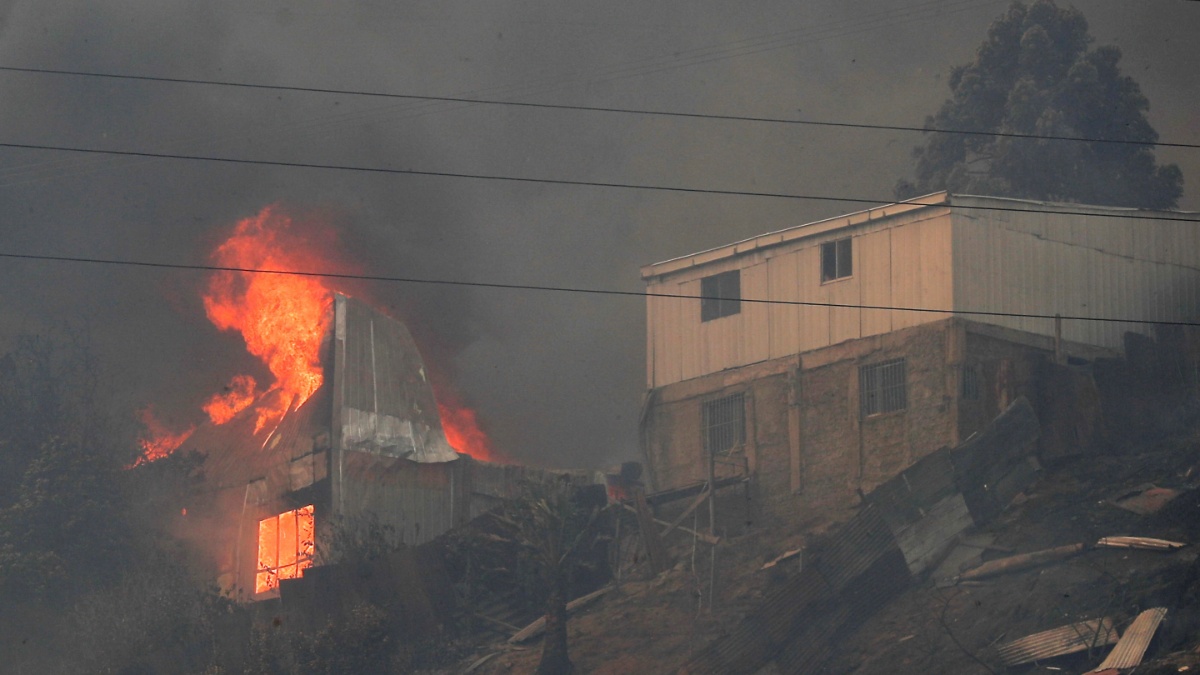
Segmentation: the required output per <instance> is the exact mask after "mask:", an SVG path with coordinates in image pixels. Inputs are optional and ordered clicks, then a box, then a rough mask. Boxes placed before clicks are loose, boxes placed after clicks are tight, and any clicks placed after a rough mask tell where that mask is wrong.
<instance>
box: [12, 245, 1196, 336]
mask: <svg viewBox="0 0 1200 675" xmlns="http://www.w3.org/2000/svg"><path fill="white" fill-rule="evenodd" d="M0 258H11V259H17V260H37V261H46V262H69V263H89V264H96V265H115V266H120V267H144V268H152V269H172V270H192V271H201V272H241V273H245V274H275V275H283V276H296V277H320V278H325V279H346V280H353V281H381V282H389V283H403V284H428V285H436V286H467V287H472V288H494V289H502V290H519V291H546V292H552V293H579V294H586V295H608V296H621V297H637V298H674V299H676V300H727V298H722V297H719V296H711V295H673V294H671V293H651V292H649V291H619V290H615V289H610V288H579V287H572V286H542V285H536V284H506V283H499V282H487V281H461V280H455V279H426V278H421V277H390V276H381V275H374V274H349V273H345V272H314V271H309V270H273V269H261V268H255V267H229V266H224V265H188V264H184V263H164V262H152V261H147V260H114V259H107V258H83V257H75V256H56V255H35V254H31V253H0ZM739 300H740V302H747V303H754V304H762V305H791V306H801V307H831V308H835V309H871V310H885V311H894V312H918V313H924V314H952V315H961V316H989V317H1010V318H1024V319H1060V320H1063V321H1096V322H1102V323H1130V324H1155V325H1161V326H1200V322H1195V321H1153V320H1147V319H1122V318H1114V317H1094V316H1065V315H1058V314H1027V313H1021V312H985V311H968V310H954V309H931V308H928V307H893V306H888V305H862V304H854V303H843V302H815V301H806V300H768V299H763V298H740V299H739Z"/></svg>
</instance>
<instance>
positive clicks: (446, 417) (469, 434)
mask: <svg viewBox="0 0 1200 675" xmlns="http://www.w3.org/2000/svg"><path fill="white" fill-rule="evenodd" d="M438 415H439V416H441V418H442V431H444V432H446V441H447V442H448V443H450V447H452V448H454V450H455V452H458V453H460V454H463V455H470V456H471V457H474V458H475V459H481V460H483V461H485V462H487V461H492V462H494V461H497V460H499V459H500V455H499V453H497V452H496V450H495V449H494V448H493V447H492V441H491V439H490V438H488V435H487V434H485V433H484V432H483V429H480V428H479V420H478V419H477V417H476V414H475V411H474V410H472V409H471V408H468V407H466V406H464V405H462V404H461V403H459V402H458V401H457V400H455V399H453V398H451V397H446V396H442V395H440V394H439V396H438Z"/></svg>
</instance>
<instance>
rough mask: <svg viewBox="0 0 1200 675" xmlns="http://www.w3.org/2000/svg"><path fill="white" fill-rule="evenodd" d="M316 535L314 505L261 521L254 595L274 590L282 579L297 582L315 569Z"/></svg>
mask: <svg viewBox="0 0 1200 675" xmlns="http://www.w3.org/2000/svg"><path fill="white" fill-rule="evenodd" d="M315 534H316V521H315V520H314V519H313V507H312V504H309V505H308V506H304V507H301V508H298V509H296V510H294V511H286V512H284V513H281V514H279V515H277V516H271V517H270V518H264V519H262V520H260V521H258V571H257V573H256V574H255V575H254V592H255V593H266V592H267V591H270V590H273V589H275V588H277V587H278V586H279V580H280V579H295V578H296V577H299V576H301V575H302V574H303V572H304V570H306V569H308V568H309V567H312V564H313V549H314V548H315Z"/></svg>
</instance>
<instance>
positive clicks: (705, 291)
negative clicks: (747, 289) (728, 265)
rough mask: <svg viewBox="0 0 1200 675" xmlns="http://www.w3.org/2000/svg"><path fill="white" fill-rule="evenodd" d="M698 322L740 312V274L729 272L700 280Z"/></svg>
mask: <svg viewBox="0 0 1200 675" xmlns="http://www.w3.org/2000/svg"><path fill="white" fill-rule="evenodd" d="M700 296H701V299H700V321H701V322H704V321H712V320H713V319H719V318H721V317H723V316H729V315H731V314H737V313H738V312H740V311H742V272H741V270H731V271H729V272H721V273H720V274H714V275H712V276H711V277H704V278H703V279H701V280H700Z"/></svg>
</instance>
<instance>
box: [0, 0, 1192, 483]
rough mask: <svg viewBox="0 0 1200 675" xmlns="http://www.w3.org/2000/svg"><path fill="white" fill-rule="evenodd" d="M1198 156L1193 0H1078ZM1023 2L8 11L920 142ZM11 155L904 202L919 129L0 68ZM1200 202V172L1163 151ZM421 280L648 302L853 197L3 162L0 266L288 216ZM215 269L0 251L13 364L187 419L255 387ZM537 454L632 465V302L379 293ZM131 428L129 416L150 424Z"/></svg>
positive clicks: (99, 34) (26, 38)
mask: <svg viewBox="0 0 1200 675" xmlns="http://www.w3.org/2000/svg"><path fill="white" fill-rule="evenodd" d="M1077 6H1078V7H1079V9H1081V10H1082V11H1083V12H1084V14H1085V15H1086V16H1087V17H1088V19H1089V21H1090V23H1091V28H1092V34H1093V35H1094V36H1095V37H1096V40H1097V44H1116V45H1118V46H1120V47H1121V48H1122V50H1123V51H1124V60H1123V62H1122V64H1123V69H1124V72H1125V73H1126V74H1128V75H1131V76H1132V77H1134V78H1135V79H1136V80H1137V81H1138V83H1139V84H1140V85H1141V87H1142V90H1143V92H1144V93H1145V94H1146V95H1147V97H1148V98H1149V99H1150V101H1151V111H1150V118H1151V121H1152V123H1153V124H1154V126H1155V127H1156V129H1157V130H1158V131H1159V133H1160V135H1161V136H1162V138H1163V139H1164V140H1170V141H1176V142H1185V143H1196V142H1200V89H1198V87H1197V86H1196V81H1195V73H1197V72H1200V52H1198V51H1197V50H1196V49H1195V48H1194V36H1195V35H1196V34H1200V11H1197V9H1196V7H1194V6H1192V3H1156V4H1155V5H1154V7H1153V10H1152V11H1149V10H1147V8H1146V7H1145V6H1143V5H1137V4H1131V3H1126V2H1117V1H1116V0H1112V1H1107V2H1100V1H1098V0H1097V1H1094V2H1085V3H1079V4H1077ZM1005 7H1006V3H1005V2H1002V1H1000V2H997V1H974V2H972V1H967V0H945V1H940V2H914V3H909V4H908V5H906V6H899V5H898V4H897V3H893V2H887V1H885V0H861V1H856V2H833V1H825V0H821V1H816V2H804V3H797V2H782V1H778V0H769V1H768V2H762V3H753V6H752V7H751V6H744V5H740V4H736V3H734V4H730V3H717V2H693V3H646V2H644V1H639V2H633V1H630V0H612V1H610V2H604V3H594V2H574V1H569V2H563V1H561V0H560V1H557V2H545V1H542V0H537V1H534V0H510V1H505V2H494V1H492V2H481V1H479V0H463V1H461V2H457V1H454V2H414V3H394V2H383V1H377V2H367V1H353V0H352V1H350V2H344V3H331V2H315V1H310V0H287V1H283V0H252V1H250V2H244V1H238V2H234V1H226V0H218V1H212V2H204V3H195V2H171V1H163V0H153V1H150V0H126V1H123V2H106V3H100V2H92V1H84V0H62V1H56V2H52V3H47V2H33V1H32V0H13V1H11V2H0V30H2V31H3V32H2V33H0V65H8V66H22V67H40V68H52V69H67V70H90V71H101V72H113V73H129V74H144V75H154V76H164V77H182V78H199V79H212V80H228V81H238V82H254V83H264V84H283V85H297V86H306V87H320V88H333V89H346V90H364V91H380V92H395V93H415V94H430V95H440V96H475V97H480V98H490V99H498V100H520V101H534V102H546V103H565V104H577V105H590V106H612V107H630V108H642V109H660V110H672V111H687V112H709V113H718V114H732V115H752V116H766V117H793V118H805V119H814V120H835V121H851V122H865V123H873V124H899V125H920V124H921V123H922V121H923V119H924V117H925V115H927V114H930V113H932V112H933V111H934V110H935V109H936V107H937V106H938V105H939V104H940V103H941V101H942V100H943V99H944V98H945V97H946V95H947V89H946V84H945V79H946V76H947V74H948V72H949V69H950V68H951V66H953V65H955V64H959V63H963V62H966V61H967V60H969V59H970V57H971V54H972V52H973V50H974V49H975V47H976V46H977V45H978V43H979V42H980V40H981V39H982V37H983V35H984V31H985V30H986V28H987V25H988V24H989V23H990V22H991V20H992V19H994V18H995V17H996V16H998V15H999V14H1000V13H1001V12H1003V10H1004V9H1005ZM0 141H2V142H10V143H29V144H52V145H68V146H82V147H90V148H111V149H123V150H144V151H150V152H169V153H180V154H199V155H216V156H226V157H239V158H251V159H267V160H274V161H284V162H310V163H322V164H346V165H356V166H371V167H389V168H398V169H419V170H431V171H445V172H462V173H478V174H493V175H511V176H525V177H537V178H553V179H568V180H581V181H601V182H619V183H644V184H654V185H677V186H689V187H702V188H715V189H732V190H747V191H762V192H785V193H800V194H812V195H828V196H850V197H856V198H867V199H879V200H881V201H883V200H886V199H887V198H888V197H889V196H890V195H891V190H892V187H893V185H894V183H895V181H896V179H897V178H899V177H901V176H904V175H906V174H907V173H908V171H909V167H910V161H911V159H910V151H911V149H912V147H913V146H914V145H916V144H918V143H919V142H920V136H919V135H918V134H912V133H901V132H881V131H864V130H836V129H828V128H814V127H790V126H789V127H783V126H779V125H769V124H755V123H748V122H721V121H704V120H679V119H664V118H654V117H637V116H627V115H615V114H607V113H598V112H577V111H544V110H529V109H520V108H507V107H499V106H486V105H465V104H451V103H428V102H424V103H422V102H414V101H401V100H389V99H378V98H366V97H358V96H349V95H331V94H310V93H299V92H285V91H262V90H249V89H234V88H222V87H212V86H198V85H182V84H167V83H150V82H130V81H116V80H106V79H95V78H79V77H67V76H51V75H31V74H19V73H0ZM1159 157H1160V160H1164V161H1171V162H1177V163H1179V164H1180V166H1181V167H1182V169H1183V171H1184V176H1185V181H1186V183H1185V191H1186V192H1185V196H1184V199H1183V201H1182V203H1181V205H1180V206H1181V207H1183V208H1187V209H1197V208H1200V191H1198V190H1197V186H1196V181H1197V180H1200V178H1198V176H1200V153H1197V152H1196V151H1194V150H1187V149H1180V150H1173V151H1169V152H1168V151H1162V152H1160V153H1159ZM276 203H277V204H281V205H283V206H284V207H286V208H287V209H288V210H289V211H291V212H293V213H296V214H306V216H305V217H312V218H322V219H324V220H325V221H327V222H328V223H329V224H330V226H333V227H336V228H337V230H338V232H339V234H340V237H341V241H342V246H343V248H342V250H341V251H339V255H340V256H342V257H344V258H347V259H351V260H353V261H355V262H356V264H357V265H358V266H359V267H360V268H361V269H363V270H364V271H366V272H369V273H374V274H381V275H389V276H405V277H422V278H432V279H451V280H462V281H483V282H499V283H512V284H533V285H551V286H572V287H584V288H588V287H592V288H606V289H616V290H629V291H637V290H640V289H641V288H642V283H641V279H640V276H639V271H638V270H639V267H640V266H642V265H644V264H647V263H651V262H655V261H657V260H661V259H666V258H670V257H675V256H678V255H683V254H687V253H690V252H694V251H697V250H701V249H704V248H709V247H712V246H716V245H720V244H722V243H726V242H729V241H733V240H736V239H741V238H744V237H747V236H751V235H754V234H758V233H762V232H766V231H770V230H776V229H779V228H782V227H788V226H791V225H797V224H801V223H804V222H808V221H811V220H815V219H818V218H823V217H828V216H832V215H836V214H838V213H844V212H848V211H853V210H858V209H860V208H862V205H860V204H853V203H829V202H810V201H800V200H780V199H760V198H751V197H736V196H714V195H708V196H705V195H685V194H668V193H661V192H651V191H634V190H616V189H607V188H585V187H564V186H553V185H538V184H517V183H505V182H497V181H482V180H466V179H444V178H430V177H416V176H401V175H378V174H364V173H350V172H337V171H322V170H315V169H299V168H282V167H269V166H244V165H243V166H238V165H231V164H220V163H211V162H195V161H175V160H148V159H134V158H117V157H102V156H86V155H72V154H64V153H54V152H44V151H29V150H15V149H0V205H2V207H3V211H2V213H3V220H2V221H0V250H2V251H3V252H18V253H34V254H57V255H68V256H94V257H103V258H122V259H138V260H152V261H162V262H181V263H198V262H204V261H205V260H206V255H207V252H208V251H209V250H211V248H212V246H213V245H214V243H215V242H217V241H218V240H219V238H220V236H221V235H222V234H223V233H224V232H226V231H227V230H228V228H229V226H230V225H231V224H232V223H233V222H234V221H236V220H237V219H238V218H242V217H245V216H249V215H252V214H254V213H256V212H258V211H259V210H260V209H261V208H262V207H263V206H265V205H268V204H276ZM203 283H204V276H203V275H202V274H200V273H196V272H182V271H167V270H146V269H136V268H128V269H126V268H114V267H97V266H91V265H82V264H73V265H68V264H60V263H46V262H22V261H14V260H4V261H2V262H0V345H2V344H7V340H8V339H9V338H11V336H12V335H14V334H16V333H19V332H36V331H42V330H46V329H48V328H50V327H53V326H55V325H58V324H61V323H63V322H70V323H72V324H73V325H82V326H86V328H87V329H88V330H89V331H90V333H91V335H92V337H93V339H94V340H95V343H96V346H97V349H98V350H99V353H100V355H101V357H102V359H103V361H104V363H105V365H106V368H107V372H108V373H109V376H108V377H109V382H110V385H111V386H110V387H109V391H110V392H111V394H112V402H113V404H114V405H116V406H120V407H125V408H128V409H129V410H130V411H132V410H134V409H136V408H138V407H141V406H143V405H145V404H147V403H153V404H154V405H155V406H156V409H157V410H158V411H159V412H160V414H161V416H162V417H164V418H165V419H166V420H167V421H168V422H169V423H173V424H176V425H178V426H180V427H183V426H185V425H186V424H188V423H189V422H191V421H194V420H195V419H196V418H197V417H198V416H199V411H198V404H199V403H200V402H201V401H202V400H203V399H204V398H206V397H207V396H209V395H210V394H211V393H212V392H214V391H216V390H217V389H218V388H219V387H220V386H221V385H222V384H224V383H225V382H227V381H228V379H229V378H230V377H231V376H232V375H234V374H237V373H239V372H255V373H258V374H260V375H261V374H262V371H261V366H259V365H258V364H257V363H256V362H255V361H254V360H253V358H252V357H249V356H248V355H246V354H245V352H244V350H243V349H242V346H241V343H240V338H239V337H237V336H236V335H231V334H222V333H219V332H217V331H216V330H215V329H214V328H212V326H211V325H210V324H209V323H208V322H207V320H206V319H205V318H204V312H203V308H202V306H201V303H200V300H199V295H198V291H199V289H200V288H201V286H202V285H203ZM369 293H370V294H371V295H372V297H373V298H375V299H376V300H377V301H378V302H379V303H381V304H384V305H386V306H388V307H390V308H391V309H392V310H393V311H395V312H396V313H397V314H399V315H401V316H402V318H404V319H405V320H406V322H407V323H408V324H409V325H410V327H411V328H412V330H413V332H414V334H416V335H417V337H418V340H419V342H420V343H421V345H422V347H423V349H424V350H425V352H426V358H427V359H429V360H435V359H436V360H437V365H435V368H437V369H439V370H441V371H443V372H446V373H448V374H450V375H451V376H452V377H453V379H454V382H455V384H456V386H457V388H458V389H459V390H460V391H461V392H462V394H463V395H464V396H465V397H466V398H467V399H468V400H469V401H470V402H471V403H472V404H474V406H475V407H477V408H478V409H479V410H480V412H481V415H482V416H483V418H484V420H485V423H486V424H487V425H488V428H489V429H490V431H491V432H492V434H493V435H494V437H495V438H496V440H497V442H498V443H499V445H500V446H501V448H502V449H503V450H504V451H505V452H507V453H508V454H509V455H511V456H512V457H514V458H517V459H521V460H526V461H533V462H538V463H543V464H550V465H561V466H579V465H592V466H605V465H608V464H611V463H613V462H616V461H620V460H622V459H627V458H633V457H635V456H636V454H637V448H636V438H637V428H636V427H637V416H638V406H639V403H640V400H641V397H642V394H643V391H644V388H645V384H644V383H645V374H644V371H645V348H644V345H645V335H644V332H645V308H644V305H643V303H642V302H640V301H639V300H638V299H636V298H616V297H604V296H592V295H583V294H563V293H548V292H535V291H527V292H516V291H505V290H496V289H472V288H463V287H444V286H428V285H404V284H378V285H373V286H371V288H370V289H369ZM131 414H132V413H131Z"/></svg>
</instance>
